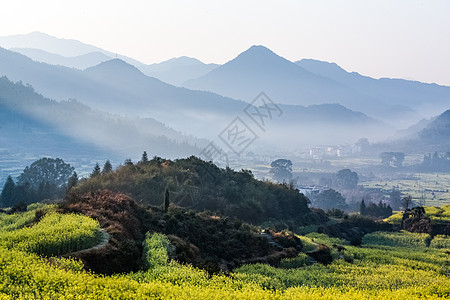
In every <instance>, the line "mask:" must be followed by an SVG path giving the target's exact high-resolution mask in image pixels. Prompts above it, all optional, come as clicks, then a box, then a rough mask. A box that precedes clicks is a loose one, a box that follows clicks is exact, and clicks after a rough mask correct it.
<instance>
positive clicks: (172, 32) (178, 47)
mask: <svg viewBox="0 0 450 300" xmlns="http://www.w3.org/2000/svg"><path fill="white" fill-rule="evenodd" d="M32 31H42V32H45V33H48V34H50V35H54V36H57V37H61V38H72V39H77V40H80V41H82V42H85V43H88V44H93V45H95V46H98V47H101V48H104V49H106V50H109V51H112V52H117V53H120V54H123V55H127V56H130V57H133V58H136V59H138V60H141V61H142V62H145V63H153V62H159V61H162V60H165V59H169V58H172V57H178V56H182V55H186V56H191V57H196V58H199V59H200V60H202V61H204V62H215V63H224V62H226V61H228V60H230V59H232V58H234V57H235V56H236V55H237V54H239V53H240V52H242V51H244V50H246V49H247V48H248V47H250V46H251V45H253V44H262V45H265V46H267V47H269V48H270V49H272V50H273V51H274V52H276V53H278V54H279V55H281V56H283V57H285V58H287V59H289V60H292V61H295V60H299V59H302V58H314V59H320V60H326V61H332V62H336V63H338V64H339V65H341V66H342V67H344V68H345V69H347V70H349V71H358V72H360V73H362V74H365V75H370V76H374V77H381V76H384V77H401V78H407V79H414V80H420V81H425V82H436V83H440V84H446V85H450V0H423V1H419V0H373V1H367V0H350V1H337V0H310V1H299V0H297V1H262V0H259V1H244V0H241V1H231V0H227V1H211V0H209V1H207V0H198V1H189V2H188V1H170V0H169V1H168V0H166V1H149V0H142V1H139V0H127V1H115V0H108V1H96V0H78V1H68V0H39V1H35V0H29V1H25V0H10V1H2V3H1V6H0V36H5V35H11V34H19V33H29V32H32Z"/></svg>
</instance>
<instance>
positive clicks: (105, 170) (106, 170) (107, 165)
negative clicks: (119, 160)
mask: <svg viewBox="0 0 450 300" xmlns="http://www.w3.org/2000/svg"><path fill="white" fill-rule="evenodd" d="M111 171H112V165H111V162H110V161H109V159H108V160H107V161H106V162H105V164H104V165H103V171H102V173H104V174H106V173H109V172H111Z"/></svg>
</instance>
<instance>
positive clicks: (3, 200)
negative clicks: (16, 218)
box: [0, 176, 16, 207]
mask: <svg viewBox="0 0 450 300" xmlns="http://www.w3.org/2000/svg"><path fill="white" fill-rule="evenodd" d="M15 190H16V184H15V183H14V180H13V179H12V177H11V176H8V178H7V179H6V182H5V185H4V186H3V190H2V193H1V194H0V206H1V207H10V206H13V205H14V204H15V197H16V195H15Z"/></svg>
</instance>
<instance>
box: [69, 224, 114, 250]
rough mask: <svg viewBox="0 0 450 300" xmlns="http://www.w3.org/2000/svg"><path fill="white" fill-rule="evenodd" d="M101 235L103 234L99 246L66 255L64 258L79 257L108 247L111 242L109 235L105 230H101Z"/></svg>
mask: <svg viewBox="0 0 450 300" xmlns="http://www.w3.org/2000/svg"><path fill="white" fill-rule="evenodd" d="M100 233H101V240H100V242H99V243H98V244H97V245H95V246H93V247H91V248H87V249H83V250H80V251H75V252H70V253H67V254H64V255H63V256H75V255H79V254H85V253H88V252H91V251H95V250H99V249H102V248H103V247H106V245H108V242H109V233H108V232H107V231H106V230H105V229H103V228H100Z"/></svg>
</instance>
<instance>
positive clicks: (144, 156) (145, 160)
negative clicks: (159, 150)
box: [141, 151, 148, 163]
mask: <svg viewBox="0 0 450 300" xmlns="http://www.w3.org/2000/svg"><path fill="white" fill-rule="evenodd" d="M141 162H143V163H146V162H148V156H147V151H144V153H142V158H141Z"/></svg>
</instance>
